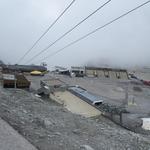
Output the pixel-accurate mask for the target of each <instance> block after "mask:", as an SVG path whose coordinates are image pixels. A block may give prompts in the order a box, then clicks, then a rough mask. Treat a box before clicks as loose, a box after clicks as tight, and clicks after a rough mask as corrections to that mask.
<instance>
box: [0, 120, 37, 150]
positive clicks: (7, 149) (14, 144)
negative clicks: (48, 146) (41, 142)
mask: <svg viewBox="0 0 150 150" xmlns="http://www.w3.org/2000/svg"><path fill="white" fill-rule="evenodd" d="M0 150H37V149H36V148H35V147H34V146H32V145H31V144H30V143H29V142H28V141H27V140H26V139H24V138H23V137H22V136H21V135H20V134H18V133H17V132H16V131H15V130H14V129H13V128H12V127H11V126H10V125H8V124H7V123H6V122H5V121H3V120H2V119H1V118H0Z"/></svg>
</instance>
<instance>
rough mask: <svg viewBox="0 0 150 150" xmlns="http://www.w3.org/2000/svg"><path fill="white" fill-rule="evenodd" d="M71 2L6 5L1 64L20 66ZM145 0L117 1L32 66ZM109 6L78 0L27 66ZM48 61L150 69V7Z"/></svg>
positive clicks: (7, 0)
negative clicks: (28, 51)
mask: <svg viewBox="0 0 150 150" xmlns="http://www.w3.org/2000/svg"><path fill="white" fill-rule="evenodd" d="M71 1H72V0H0V18H1V21H0V41H1V42H0V59H2V60H3V61H4V62H5V63H12V64H14V63H16V62H17V60H18V59H19V58H20V57H21V56H23V54H24V53H25V52H26V51H27V50H28V49H29V48H30V47H31V46H32V44H33V43H34V42H35V41H36V40H37V39H38V38H39V36H40V35H41V34H42V33H43V32H44V30H45V29H46V28H47V27H48V26H49V25H50V24H51V23H52V22H53V21H54V20H55V19H56V18H57V16H58V15H59V14H60V13H61V12H62V11H63V10H64V9H65V8H66V6H67V5H69V3H70V2H71ZM145 1H146V0H132V1H131V0H112V1H111V2H110V3H109V4H108V5H107V6H105V7H104V8H103V9H102V10H100V11H99V12H98V13H96V14H95V15H94V16H92V17H91V18H90V19H88V20H87V21H86V22H84V23H83V24H82V25H81V26H79V27H78V28H77V29H75V30H74V31H73V32H72V33H71V34H69V35H67V36H66V37H65V38H64V39H63V40H61V41H59V42H58V43H57V44H56V45H55V46H53V47H51V48H50V49H48V51H46V52H45V53H43V54H42V55H40V56H39V57H37V58H36V59H35V60H34V61H33V62H31V63H33V64H34V63H35V62H38V61H40V60H41V59H42V58H43V57H45V56H47V55H49V54H51V53H53V52H54V51H57V50H58V49H60V48H62V47H64V46H65V45H67V44H69V43H70V42H72V41H74V40H76V39H78V38H79V37H81V36H83V35H84V34H86V33H88V32H90V31H92V30H94V29H95V28H97V27H99V26H101V25H103V24H105V23H107V22H109V21H110V20H112V19H114V18H116V17H118V16H120V15H121V14H123V13H125V12H126V11H129V10H130V9H133V8H134V7H136V6H138V5H140V4H141V3H143V2H145ZM105 2H106V0H76V2H75V3H74V5H73V6H72V7H71V8H70V9H69V11H67V13H66V14H65V15H64V16H63V17H62V18H61V19H60V20H59V21H58V22H57V24H56V25H55V26H54V27H53V28H52V29H51V30H50V31H49V32H48V34H47V35H46V36H45V37H44V38H43V39H42V40H41V41H40V43H39V44H38V45H37V46H36V47H35V48H34V49H33V50H32V51H31V52H30V53H29V54H28V55H27V56H26V57H25V59H24V61H22V64H24V63H25V62H26V61H27V60H29V59H30V58H31V57H33V56H34V55H35V54H36V53H38V52H39V51H40V50H42V49H43V48H45V47H46V46H47V45H48V44H50V43H51V42H53V41H55V40H56V39H57V38H58V37H59V36H61V35H62V34H63V33H64V32H66V31H67V30H68V29H70V28H72V27H73V26H74V25H75V24H77V23H78V22H79V21H81V20H82V19H83V18H84V17H85V16H87V15H89V14H90V13H91V12H92V11H94V10H95V9H96V8H98V7H99V6H100V5H102V4H103V3H105ZM45 62H46V63H47V64H48V66H49V67H51V66H56V65H61V66H66V67H68V66H71V65H74V66H75V65H87V64H95V65H112V66H120V67H128V66H129V67H130V66H148V67H150V4H148V5H146V6H144V7H142V8H140V9H139V10H137V11H135V12H133V13H132V14H130V15H128V16H126V17H124V18H122V19H121V20H119V21H117V22H115V23H114V24H112V25H110V26H107V27H106V28H104V29H102V30H100V31H98V32H97V33H95V34H93V35H91V36H90V37H88V38H86V39H84V40H83V41H80V42H79V43H77V44H75V45H73V46H71V47H69V48H67V49H65V50H64V51H63V52H61V53H58V54H57V55H55V56H54V57H52V58H50V59H47V60H45ZM40 63H41V62H39V64H40Z"/></svg>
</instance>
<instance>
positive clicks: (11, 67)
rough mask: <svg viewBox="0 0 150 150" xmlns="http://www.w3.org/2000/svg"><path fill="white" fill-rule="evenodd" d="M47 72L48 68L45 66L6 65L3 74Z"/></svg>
mask: <svg viewBox="0 0 150 150" xmlns="http://www.w3.org/2000/svg"><path fill="white" fill-rule="evenodd" d="M35 70H36V71H41V72H45V71H47V68H46V67H44V66H36V65H4V66H3V72H4V73H12V72H32V71H35Z"/></svg>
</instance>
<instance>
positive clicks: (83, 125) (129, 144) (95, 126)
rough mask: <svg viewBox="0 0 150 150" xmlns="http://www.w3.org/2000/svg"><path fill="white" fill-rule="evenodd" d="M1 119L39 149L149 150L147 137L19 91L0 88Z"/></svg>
mask: <svg viewBox="0 0 150 150" xmlns="http://www.w3.org/2000/svg"><path fill="white" fill-rule="evenodd" d="M0 116H1V117H2V118H3V119H4V120H6V121H7V122H8V123H9V124H10V125H12V126H13V127H14V128H15V129H16V130H17V131H18V132H19V133H21V134H22V135H23V136H24V137H25V138H26V139H27V140H29V141H30V142H31V143H32V144H33V145H35V146H36V147H37V149H39V150H50V149H51V150H84V149H85V150H150V138H149V137H144V136H142V135H139V134H135V133H132V132H130V131H127V130H125V129H122V128H120V127H119V126H117V125H115V124H114V123H112V122H110V121H109V120H107V119H104V118H103V117H100V118H99V120H98V119H97V120H95V119H92V118H89V119H87V118H84V117H82V116H78V115H74V114H72V113H70V112H68V111H67V110H66V109H64V108H63V107H62V106H60V105H58V104H56V103H55V102H52V101H43V100H41V99H39V98H36V97H35V96H34V95H32V94H31V93H28V92H26V91H22V90H14V89H9V90H8V89H2V88H0Z"/></svg>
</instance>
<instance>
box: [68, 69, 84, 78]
mask: <svg viewBox="0 0 150 150" xmlns="http://www.w3.org/2000/svg"><path fill="white" fill-rule="evenodd" d="M70 75H71V76H75V77H84V75H85V68H84V67H71V70H70Z"/></svg>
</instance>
